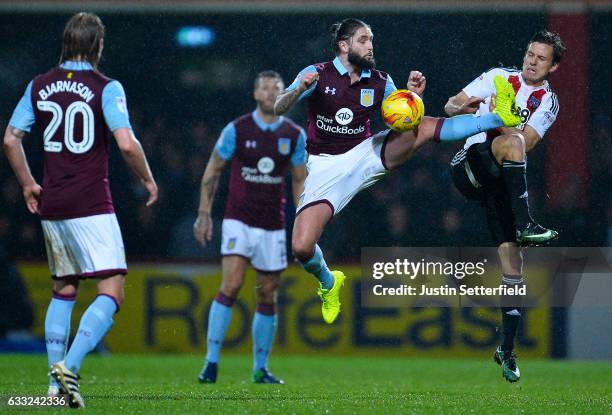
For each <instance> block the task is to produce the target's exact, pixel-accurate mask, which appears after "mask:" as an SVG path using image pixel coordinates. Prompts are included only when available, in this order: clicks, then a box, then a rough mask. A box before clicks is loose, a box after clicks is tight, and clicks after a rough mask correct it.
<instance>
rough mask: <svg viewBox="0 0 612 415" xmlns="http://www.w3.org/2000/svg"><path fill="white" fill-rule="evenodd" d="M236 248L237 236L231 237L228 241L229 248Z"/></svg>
mask: <svg viewBox="0 0 612 415" xmlns="http://www.w3.org/2000/svg"><path fill="white" fill-rule="evenodd" d="M234 248H236V238H229V241H227V249H234Z"/></svg>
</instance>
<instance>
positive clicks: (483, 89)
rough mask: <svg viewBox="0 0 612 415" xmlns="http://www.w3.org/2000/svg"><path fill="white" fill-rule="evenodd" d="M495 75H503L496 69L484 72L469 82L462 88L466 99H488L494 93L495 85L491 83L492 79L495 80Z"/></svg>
mask: <svg viewBox="0 0 612 415" xmlns="http://www.w3.org/2000/svg"><path fill="white" fill-rule="evenodd" d="M496 75H504V74H503V73H502V71H501V70H499V69H496V68H494V69H491V70H489V71H487V72H484V73H483V74H482V75H480V76H479V77H478V78H476V79H474V80H473V81H472V82H470V83H469V84H468V85H467V86H466V87H465V88H463V92H465V94H466V95H467V96H468V97H479V98H488V97H490V96H491V95H493V94H494V93H495V84H494V83H493V78H495V76H496Z"/></svg>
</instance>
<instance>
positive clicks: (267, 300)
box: [256, 284, 278, 304]
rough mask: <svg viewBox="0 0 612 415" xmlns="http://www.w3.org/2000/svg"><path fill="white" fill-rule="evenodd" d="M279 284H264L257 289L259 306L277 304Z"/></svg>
mask: <svg viewBox="0 0 612 415" xmlns="http://www.w3.org/2000/svg"><path fill="white" fill-rule="evenodd" d="M277 290H278V284H263V285H261V286H258V287H257V295H256V297H257V304H274V303H276V292H277Z"/></svg>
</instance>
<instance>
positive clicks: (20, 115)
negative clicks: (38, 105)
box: [9, 81, 36, 133]
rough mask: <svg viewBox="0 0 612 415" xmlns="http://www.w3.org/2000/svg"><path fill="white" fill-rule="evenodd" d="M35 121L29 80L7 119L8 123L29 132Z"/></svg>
mask: <svg viewBox="0 0 612 415" xmlns="http://www.w3.org/2000/svg"><path fill="white" fill-rule="evenodd" d="M35 122H36V115H35V113H34V108H32V81H30V83H29V84H28V86H27V87H26V90H25V92H24V94H23V96H22V97H21V99H20V100H19V103H18V104H17V106H16V107H15V110H14V111H13V115H12V116H11V119H10V120H9V125H10V126H11V127H13V128H17V129H19V130H21V131H25V132H28V133H29V132H30V130H31V129H32V125H34V123H35Z"/></svg>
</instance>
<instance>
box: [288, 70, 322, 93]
mask: <svg viewBox="0 0 612 415" xmlns="http://www.w3.org/2000/svg"><path fill="white" fill-rule="evenodd" d="M316 72H317V68H315V67H314V65H310V66H307V67H306V68H304V69H302V70H301V71H300V73H299V74H298V75H297V76H296V77H295V80H294V81H293V83H292V84H291V85H289V86H288V87H287V91H293V90H294V89H297V88H298V87H299V86H300V82H301V81H302V77H303V76H304V75H306V74H307V73H316ZM316 86H317V83H316V82H314V83H313V84H312V85H310V87H309V88H308V89H307V90H306V91H304V92H302V95H300V99H302V98H305V97H307V96H310V95H311V94H312V93H313V91H314V89H315V88H316Z"/></svg>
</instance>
